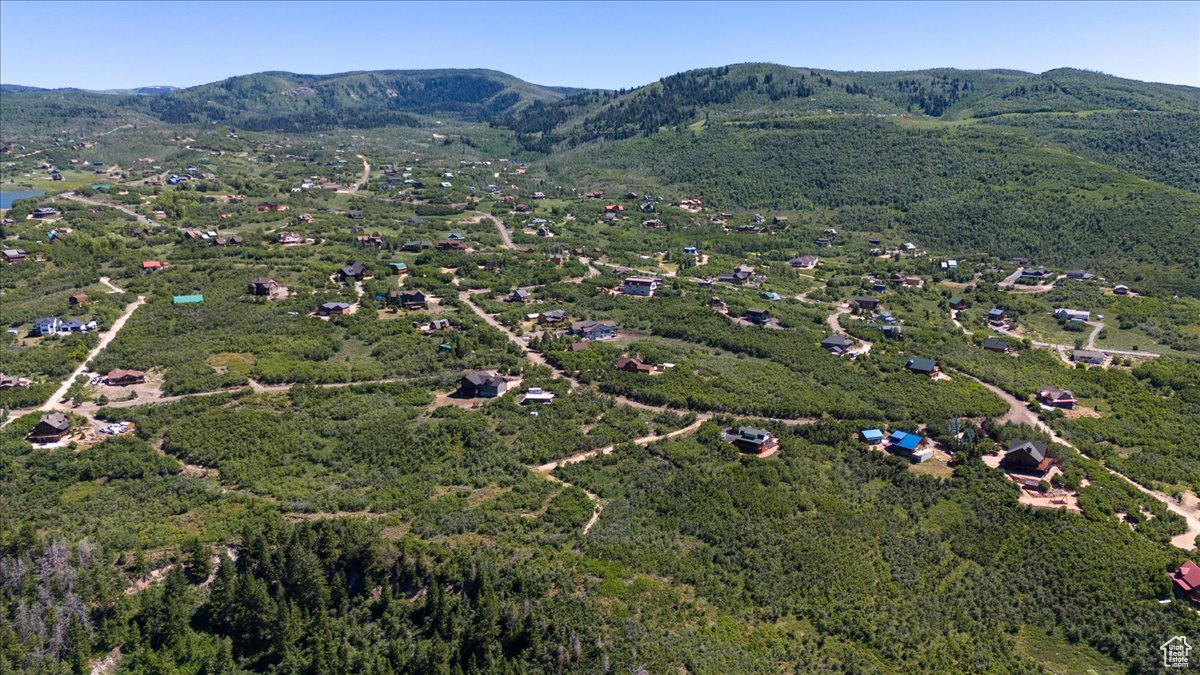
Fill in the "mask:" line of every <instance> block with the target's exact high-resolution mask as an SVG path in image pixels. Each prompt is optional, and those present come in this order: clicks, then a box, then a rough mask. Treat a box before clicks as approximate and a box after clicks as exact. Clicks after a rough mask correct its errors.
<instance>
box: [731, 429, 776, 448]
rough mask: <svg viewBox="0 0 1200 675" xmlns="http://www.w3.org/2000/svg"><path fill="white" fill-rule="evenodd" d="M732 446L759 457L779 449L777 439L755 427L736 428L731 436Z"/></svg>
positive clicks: (764, 430)
mask: <svg viewBox="0 0 1200 675" xmlns="http://www.w3.org/2000/svg"><path fill="white" fill-rule="evenodd" d="M731 440H732V441H733V445H734V446H735V447H737V449H738V450H740V451H742V452H748V453H751V454H755V455H761V454H762V453H764V452H770V451H771V450H774V449H776V448H778V447H779V439H777V438H775V436H774V435H772V434H771V432H769V431H767V430H766V429H758V428H756V427H738V430H737V431H735V432H734V433H733V434H731Z"/></svg>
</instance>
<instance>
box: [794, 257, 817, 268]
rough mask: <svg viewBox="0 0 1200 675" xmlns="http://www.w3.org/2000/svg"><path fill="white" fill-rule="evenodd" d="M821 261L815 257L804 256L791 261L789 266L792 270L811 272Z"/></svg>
mask: <svg viewBox="0 0 1200 675" xmlns="http://www.w3.org/2000/svg"><path fill="white" fill-rule="evenodd" d="M820 260H821V259H820V258H818V257H817V256H815V255H802V256H800V257H798V258H792V259H791V260H789V261H788V265H790V266H791V267H792V269H797V270H811V269H813V268H815V267H816V266H817V263H818V262H820Z"/></svg>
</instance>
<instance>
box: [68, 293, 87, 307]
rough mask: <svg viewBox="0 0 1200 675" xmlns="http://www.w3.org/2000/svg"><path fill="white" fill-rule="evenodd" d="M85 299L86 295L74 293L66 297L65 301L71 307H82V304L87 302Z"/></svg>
mask: <svg viewBox="0 0 1200 675" xmlns="http://www.w3.org/2000/svg"><path fill="white" fill-rule="evenodd" d="M87 301H88V297H87V295H85V294H83V293H76V294H75V295H72V296H71V297H69V298H67V303H68V304H70V305H71V306H72V307H82V306H83V305H85V304H87Z"/></svg>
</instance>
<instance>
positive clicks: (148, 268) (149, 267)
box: [142, 260, 167, 272]
mask: <svg viewBox="0 0 1200 675" xmlns="http://www.w3.org/2000/svg"><path fill="white" fill-rule="evenodd" d="M166 266H167V264H166V263H164V262H159V261H157V260H143V261H142V272H156V271H158V270H161V269H162V268H164V267H166Z"/></svg>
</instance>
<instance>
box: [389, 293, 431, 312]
mask: <svg viewBox="0 0 1200 675" xmlns="http://www.w3.org/2000/svg"><path fill="white" fill-rule="evenodd" d="M388 304H390V305H393V306H398V307H400V308H402V309H407V310H418V309H429V298H428V297H426V295H425V294H424V293H422V292H421V291H392V292H391V293H388Z"/></svg>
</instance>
